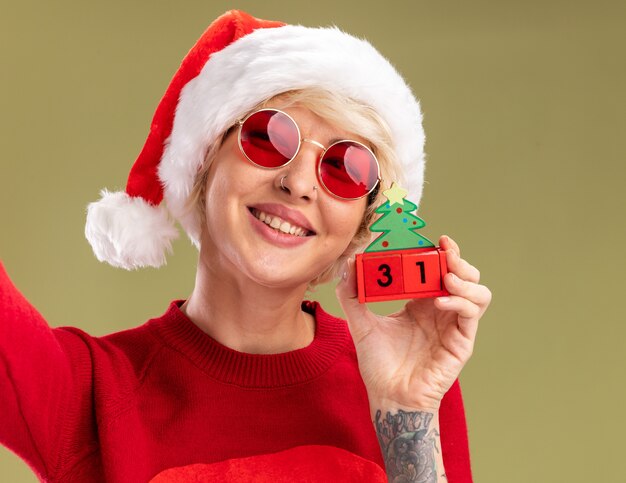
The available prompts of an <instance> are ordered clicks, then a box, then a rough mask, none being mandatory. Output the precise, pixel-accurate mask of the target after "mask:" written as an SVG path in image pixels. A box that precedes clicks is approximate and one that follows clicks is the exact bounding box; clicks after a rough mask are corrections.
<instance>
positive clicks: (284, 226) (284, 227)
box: [252, 209, 308, 236]
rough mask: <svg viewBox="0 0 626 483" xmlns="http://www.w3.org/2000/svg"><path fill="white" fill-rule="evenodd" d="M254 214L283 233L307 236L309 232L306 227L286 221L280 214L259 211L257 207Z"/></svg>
mask: <svg viewBox="0 0 626 483" xmlns="http://www.w3.org/2000/svg"><path fill="white" fill-rule="evenodd" d="M252 214H253V215H254V216H255V217H256V218H258V219H259V220H261V221H262V222H263V223H265V224H266V225H269V226H271V227H272V228H274V229H275V230H280V231H281V232H283V233H287V234H290V235H295V236H306V234H307V233H308V231H307V230H305V229H304V228H302V227H300V226H297V225H292V224H291V223H289V222H288V221H285V220H283V219H281V218H279V217H278V216H275V215H268V214H267V213H265V212H263V211H259V210H257V209H253V210H252Z"/></svg>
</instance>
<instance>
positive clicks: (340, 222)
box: [328, 201, 366, 246]
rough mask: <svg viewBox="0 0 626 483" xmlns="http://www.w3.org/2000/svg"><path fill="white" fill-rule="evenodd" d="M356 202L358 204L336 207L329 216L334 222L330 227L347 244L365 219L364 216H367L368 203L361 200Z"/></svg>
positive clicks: (331, 221)
mask: <svg viewBox="0 0 626 483" xmlns="http://www.w3.org/2000/svg"><path fill="white" fill-rule="evenodd" d="M356 203H358V205H357V206H350V205H347V206H345V207H341V209H335V210H334V211H333V212H331V215H330V216H329V218H328V219H329V220H330V223H332V226H329V228H331V229H332V232H333V233H334V234H335V235H336V237H338V238H341V239H343V240H344V241H345V245H346V246H347V245H348V244H349V243H350V242H351V241H352V239H353V238H354V236H355V235H356V234H357V232H358V230H359V228H360V226H361V222H362V221H363V216H365V208H366V204H365V203H364V202H360V201H359V202H356Z"/></svg>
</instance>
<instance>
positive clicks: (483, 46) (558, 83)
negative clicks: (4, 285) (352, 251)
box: [0, 0, 626, 483]
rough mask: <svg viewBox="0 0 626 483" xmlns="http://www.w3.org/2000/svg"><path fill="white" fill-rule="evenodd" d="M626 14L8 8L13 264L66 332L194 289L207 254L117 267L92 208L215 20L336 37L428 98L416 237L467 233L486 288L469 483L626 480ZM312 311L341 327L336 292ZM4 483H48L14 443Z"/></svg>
mask: <svg viewBox="0 0 626 483" xmlns="http://www.w3.org/2000/svg"><path fill="white" fill-rule="evenodd" d="M625 5H626V4H625V3H624V2H621V1H614V2H608V1H595V2H582V1H572V0H570V1H538V0H537V1H535V0H533V1H525V2H520V1H510V0H509V1H495V0H494V1H485V0H474V1H470V2H467V1H461V0H454V1H433V0H430V1H406V2H388V3H383V2H373V1H369V2H368V1H347V2H341V3H339V2H336V1H327V0H318V1H316V2H302V3H300V2H294V1H291V2H278V1H264V2H252V1H241V2H236V3H230V2H221V1H212V2H206V1H205V2H198V1H188V2H173V1H170V2H164V1H155V0H152V1H145V0H142V1H137V0H135V1H130V2H129V1H118V0H116V1H108V2H97V3H96V2H84V1H83V2H79V1H69V0H61V1H57V2H44V1H38V2H32V1H24V2H7V1H6V0H5V1H3V4H2V15H0V61H1V64H2V65H1V68H0V72H1V78H0V86H1V88H0V108H1V112H2V115H1V116H0V133H1V134H0V139H1V140H2V141H1V153H2V154H1V158H0V159H1V161H0V162H1V171H0V258H1V259H2V260H3V261H4V264H5V266H6V269H7V270H8V272H9V274H10V275H11V277H12V278H13V280H14V281H15V283H16V284H17V286H18V287H19V288H20V289H21V290H22V291H23V292H24V293H25V295H26V296H27V297H28V298H29V299H30V300H31V301H32V303H33V304H34V305H35V306H36V307H38V308H39V310H40V311H41V312H42V313H43V314H44V316H45V317H46V318H47V319H48V321H49V322H50V324H51V325H53V326H57V325H75V326H78V327H81V328H82V329H84V330H86V331H87V332H90V333H92V334H94V335H103V334H107V333H110V332H114V331H118V330H122V329H125V328H129V327H133V326H136V325H139V324H141V323H143V322H144V321H145V320H147V319H148V318H149V317H152V316H156V315H159V314H161V313H162V312H163V311H164V310H165V308H166V306H167V304H168V302H169V301H170V300H172V299H174V298H184V297H186V296H187V295H188V294H189V293H190V291H191V288H192V284H193V281H194V272H195V258H196V252H195V250H194V249H192V248H191V246H190V243H189V242H188V241H187V240H186V238H185V237H184V236H181V238H180V239H179V241H178V242H177V243H176V244H175V252H174V255H173V256H171V257H170V258H169V264H168V265H167V267H165V268H163V269H160V270H153V269H147V270H143V271H136V272H132V273H130V272H125V271H123V270H119V269H113V268H111V267H109V266H107V265H104V264H101V263H99V262H98V261H97V260H96V259H95V257H94V256H93V255H92V252H91V249H90V247H89V245H88V243H87V241H86V240H85V239H84V236H83V226H84V211H85V206H86V205H87V203H88V202H90V201H94V200H96V199H97V198H98V193H99V190H100V189H102V188H104V187H106V188H108V189H119V188H123V186H124V184H125V180H126V176H127V174H128V170H129V168H130V166H131V164H132V162H133V161H134V159H135V157H136V155H137V153H138V152H139V151H140V149H141V147H142V146H143V142H144V140H145V136H146V134H147V131H148V126H149V123H150V119H151V117H152V114H153V112H154V109H155V107H156V105H157V103H158V101H159V99H160V97H161V95H162V94H163V92H164V91H165V88H166V86H167V84H168V82H169V80H170V78H171V76H172V74H173V73H174V72H175V70H176V68H177V66H178V64H179V62H180V60H181V59H182V57H183V56H184V54H185V53H186V52H187V50H188V49H189V48H190V47H191V45H192V44H193V43H194V41H195V40H196V39H197V37H198V36H199V35H200V34H201V32H202V31H203V30H204V29H205V28H206V26H207V25H208V24H209V22H210V21H211V20H212V19H214V18H215V17H217V16H218V15H219V14H221V13H223V12H224V11H225V10H227V9H229V8H241V9H244V10H247V11H248V12H250V13H252V14H253V15H256V16H258V17H262V18H270V19H278V20H283V21H286V22H289V23H302V24H305V25H309V26H317V25H329V24H333V23H334V24H336V25H338V26H339V27H341V28H342V29H344V30H347V31H348V32H350V33H352V34H355V35H357V36H363V37H366V38H367V39H369V40H370V41H371V42H372V43H373V44H374V45H375V46H376V47H378V48H379V49H380V50H381V52H382V53H383V54H384V55H386V56H387V57H389V58H390V60H391V61H392V62H393V63H394V65H395V66H396V67H397V68H398V69H399V70H400V71H401V72H402V73H403V75H404V76H405V77H406V79H407V80H408V82H409V83H410V84H411V86H412V87H413V89H414V91H415V93H416V95H417V96H418V98H420V100H421V103H422V107H423V110H424V112H425V129H426V134H427V146H426V150H427V153H428V165H427V172H426V178H427V184H426V186H425V190H424V197H423V199H422V206H421V208H420V211H419V213H420V215H421V216H422V217H423V218H424V219H425V220H426V222H427V223H428V226H427V227H426V228H425V229H424V230H423V233H424V234H425V235H426V236H429V237H431V238H435V239H436V238H437V237H438V235H440V234H444V233H445V234H449V235H450V236H452V237H453V238H455V239H456V240H457V241H458V243H459V244H460V246H461V250H462V254H463V256H464V257H465V258H466V259H467V260H469V261H470V262H471V263H473V264H474V265H476V266H477V267H478V268H479V269H480V270H481V272H482V281H483V283H485V284H486V285H487V286H489V287H490V289H491V290H492V292H493V302H492V305H491V307H490V309H489V311H488V312H487V314H486V315H485V316H484V317H483V319H482V321H481V328H480V330H479V332H478V340H477V343H476V346H475V351H474V355H473V357H472V359H471V360H470V362H469V363H468V365H467V366H466V368H465V369H464V371H463V373H462V376H461V381H462V385H463V389H464V396H465V403H466V409H467V418H468V425H469V433H470V443H471V452H472V463H473V470H474V476H475V479H476V481H478V482H493V483H500V482H515V483H517V482H519V483H527V482H568V483H571V482H596V481H602V482H618V481H625V480H624V478H626V476H625V471H624V469H623V464H622V463H623V452H624V449H625V448H626V446H625V445H624V432H625V430H626V421H625V419H626V417H625V416H624V408H625V405H626V387H625V386H626V385H625V384H624V369H626V356H625V353H626V343H625V340H626V327H625V324H624V322H625V320H624V309H623V302H624V295H623V291H624V288H625V284H624V278H623V275H624V272H625V270H624V268H625V257H624V246H625V245H626V233H625V229H624V218H625V217H624V206H625V203H624V196H623V194H622V187H623V185H624V182H625V180H626V168H625V167H624V152H625V149H624V148H625V147H626V143H625V142H624V138H625V134H624V133H625V128H626V123H625V121H624V118H625V113H626V109H625V107H626V103H625V102H624V101H625V100H626V95H625V94H624V90H625V86H626V65H625V60H626V56H625V47H626V35H625V34H624V33H623V32H624V24H625V20H626V8H625ZM315 297H318V298H319V299H321V300H322V301H323V303H324V305H325V307H326V308H327V309H328V310H330V311H331V312H334V313H337V314H340V313H341V312H340V310H339V307H338V304H337V303H336V300H335V299H334V293H333V290H332V287H327V288H326V289H323V290H320V291H319V292H318V293H316V294H315ZM398 306H399V303H393V304H379V305H374V306H373V307H374V308H375V310H378V311H383V312H384V311H389V310H391V309H395V308H397V307H398ZM0 481H11V482H31V481H36V478H35V477H34V476H33V475H32V473H31V472H30V470H29V469H28V468H27V466H26V465H25V464H24V463H22V462H21V461H20V460H19V459H18V458H17V457H16V456H15V455H13V454H12V453H11V452H9V451H8V450H6V449H3V448H2V449H0Z"/></svg>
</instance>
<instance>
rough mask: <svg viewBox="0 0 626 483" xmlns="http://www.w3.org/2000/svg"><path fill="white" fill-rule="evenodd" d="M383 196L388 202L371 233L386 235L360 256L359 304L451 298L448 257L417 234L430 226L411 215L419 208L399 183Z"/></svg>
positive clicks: (357, 272) (357, 269)
mask: <svg viewBox="0 0 626 483" xmlns="http://www.w3.org/2000/svg"><path fill="white" fill-rule="evenodd" d="M383 194H384V195H385V196H386V197H387V201H386V202H385V203H383V204H382V205H380V206H379V207H378V208H377V209H376V213H380V215H381V216H380V218H378V219H377V220H376V221H375V222H374V223H372V225H371V226H370V231H373V232H382V233H381V234H380V235H379V236H378V238H376V239H375V240H374V241H373V242H372V243H371V244H370V245H369V246H368V247H367V248H366V249H365V252H364V253H360V254H358V255H357V256H356V274H357V284H358V291H359V302H360V303H365V302H382V301H383V300H398V299H413V298H426V297H439V296H441V295H448V291H447V290H446V289H445V287H444V286H443V277H444V275H445V274H446V273H448V266H447V264H446V254H445V252H444V251H443V250H441V248H440V247H437V246H435V245H434V243H432V242H431V241H430V240H429V239H428V238H426V237H424V236H422V235H420V234H419V233H416V232H415V230H418V229H420V228H423V227H424V226H426V223H425V222H424V220H422V219H421V218H420V217H419V216H417V215H415V214H413V213H411V212H412V211H416V210H417V206H416V205H415V204H414V203H411V202H410V201H409V200H407V199H405V196H406V195H407V191H406V190H404V189H402V188H400V187H399V186H397V185H396V184H395V183H393V184H392V185H391V188H389V189H388V190H385V191H383Z"/></svg>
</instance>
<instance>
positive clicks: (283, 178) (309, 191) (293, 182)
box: [277, 139, 325, 201]
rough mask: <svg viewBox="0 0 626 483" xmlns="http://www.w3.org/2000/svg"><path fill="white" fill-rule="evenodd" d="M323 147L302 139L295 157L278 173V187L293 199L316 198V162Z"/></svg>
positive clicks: (317, 190)
mask: <svg viewBox="0 0 626 483" xmlns="http://www.w3.org/2000/svg"><path fill="white" fill-rule="evenodd" d="M324 149H325V148H324V146H323V145H322V144H320V143H318V142H317V141H312V140H309V139H302V143H301V145H300V150H299V151H298V154H297V155H296V157H295V158H294V159H293V160H292V161H291V162H290V163H289V164H288V165H287V166H285V169H281V170H280V172H279V173H278V177H277V178H278V188H279V189H281V190H282V191H284V192H285V193H287V194H288V195H289V196H291V197H293V198H295V199H303V200H307V201H308V200H313V199H317V196H318V192H319V189H318V180H317V164H318V162H319V158H320V156H321V155H322V152H323V151H324Z"/></svg>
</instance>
